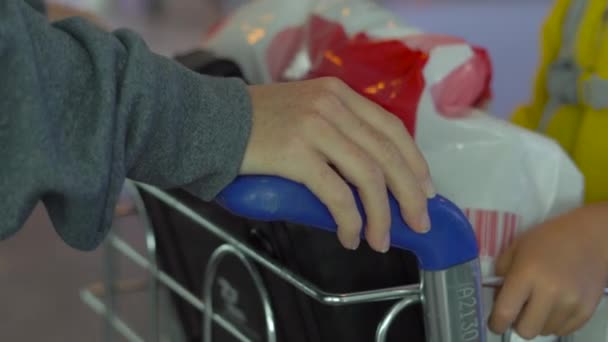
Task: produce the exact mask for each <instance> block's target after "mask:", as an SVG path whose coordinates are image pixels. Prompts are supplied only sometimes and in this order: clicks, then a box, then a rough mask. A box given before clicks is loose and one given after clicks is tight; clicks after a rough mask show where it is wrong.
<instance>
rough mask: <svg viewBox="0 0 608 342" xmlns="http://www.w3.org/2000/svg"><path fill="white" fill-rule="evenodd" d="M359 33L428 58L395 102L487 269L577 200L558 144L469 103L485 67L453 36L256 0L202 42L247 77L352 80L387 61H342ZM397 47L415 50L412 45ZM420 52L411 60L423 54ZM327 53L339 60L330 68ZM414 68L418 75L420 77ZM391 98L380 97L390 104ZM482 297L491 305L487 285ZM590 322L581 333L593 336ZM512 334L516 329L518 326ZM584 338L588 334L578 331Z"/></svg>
mask: <svg viewBox="0 0 608 342" xmlns="http://www.w3.org/2000/svg"><path fill="white" fill-rule="evenodd" d="M311 23H314V25H313V24H311ZM319 23H320V24H321V25H320V24H319ZM319 30H326V31H322V32H319ZM342 31H343V32H342ZM341 35H342V36H344V37H342V36H341ZM319 37H320V38H319ZM335 37H342V38H335ZM357 37H359V38H361V37H362V38H361V39H360V41H363V42H364V43H363V44H365V43H366V42H372V43H373V42H374V41H389V40H394V41H399V42H401V43H403V45H405V46H406V47H407V48H408V49H411V50H416V51H419V52H421V53H422V54H423V55H425V56H426V57H424V58H425V60H424V63H420V64H416V65H415V66H413V67H418V66H419V70H413V71H411V70H410V71H408V75H407V76H403V77H404V78H403V79H401V80H400V81H403V82H406V83H407V82H410V81H411V82H413V83H411V84H414V86H413V87H415V86H416V85H419V87H420V89H418V90H420V91H419V92H411V93H400V95H399V96H401V97H402V96H411V100H412V101H414V102H415V104H416V106H415V107H413V108H414V110H411V111H409V112H408V110H407V108H405V109H403V108H402V107H399V108H401V109H403V110H404V112H403V113H396V114H397V115H398V116H400V117H401V118H402V119H403V117H407V118H409V119H412V120H411V121H408V122H409V125H408V122H406V126H408V129H410V132H411V133H412V134H413V135H414V137H415V140H416V142H417V144H418V145H419V146H420V148H421V150H422V152H423V154H424V155H425V157H426V159H427V160H428V162H429V166H430V168H431V172H432V176H433V180H434V182H435V184H436V187H437V190H438V191H439V192H440V193H441V194H443V195H445V196H447V197H448V198H450V199H451V200H453V201H454V202H455V203H456V204H458V205H459V206H460V207H461V208H462V209H463V210H464V211H465V213H466V214H467V216H468V217H469V218H470V220H471V222H472V224H473V226H474V229H475V231H476V234H477V236H478V239H479V243H480V251H481V256H480V258H481V263H482V273H483V275H484V276H485V277H489V276H492V275H493V274H494V267H493V264H494V261H495V257H496V256H497V255H498V253H499V252H500V251H501V249H503V248H504V247H505V246H506V245H508V244H509V243H511V242H512V241H513V239H514V238H515V236H516V235H517V234H519V233H521V232H523V231H524V230H526V229H528V228H529V227H531V226H533V225H535V224H538V223H540V222H542V221H544V220H546V219H547V218H549V217H551V216H553V215H556V214H559V213H562V212H564V211H567V210H569V209H572V208H574V207H577V206H579V205H580V204H581V203H582V199H583V185H584V184H583V177H582V175H581V173H580V172H579V171H578V169H577V168H576V167H575V165H574V164H573V162H572V161H571V160H570V159H569V158H568V156H567V155H566V153H564V151H562V149H561V148H560V147H559V146H558V144H556V143H555V142H553V141H552V140H550V139H547V138H545V137H543V136H541V135H538V134H535V133H532V132H530V131H527V130H524V129H522V128H518V127H516V126H514V125H511V124H509V123H507V122H504V121H502V120H500V119H497V118H494V117H492V116H491V115H488V114H486V113H483V112H481V111H471V109H470V107H473V106H475V105H476V104H477V102H478V101H480V100H484V99H487V97H488V96H489V93H488V89H487V88H488V83H489V82H488V81H489V77H490V75H491V69H490V68H489V65H488V64H487V63H485V62H484V56H483V52H482V51H480V50H479V49H476V48H475V47H473V46H471V45H470V44H468V43H466V42H465V41H463V40H461V39H458V38H456V37H449V36H441V35H433V34H426V33H424V32H422V31H421V30H418V29H417V28H414V27H410V26H408V25H406V24H404V23H403V22H400V21H399V20H398V18H396V17H394V16H393V14H392V13H390V12H388V11H386V10H384V9H383V8H382V7H380V6H378V5H376V4H375V3H373V2H371V1H366V0H350V1H349V0H299V1H284V0H259V1H256V2H253V3H250V4H247V5H245V6H244V7H242V8H241V9H239V10H238V11H236V12H235V13H234V14H233V15H231V16H230V17H229V18H228V19H227V20H226V21H225V22H224V23H223V24H222V25H221V26H220V27H219V28H218V30H216V31H215V32H214V33H213V34H211V35H210V36H209V38H208V39H207V40H206V43H205V47H206V48H208V49H210V50H213V51H214V52H215V53H217V54H219V55H221V56H224V57H228V58H231V59H233V60H234V61H236V62H237V63H238V64H239V65H240V66H241V67H242V69H243V72H244V74H245V77H246V78H247V79H248V80H249V81H251V82H252V83H268V82H272V81H277V80H296V79H302V78H306V77H311V75H313V76H314V75H319V72H318V71H319V70H320V69H323V72H321V73H320V74H321V75H323V74H324V73H325V74H329V75H335V74H339V75H342V76H344V77H346V78H349V77H351V76H353V77H354V78H352V79H350V78H349V79H348V81H350V82H351V85H353V86H354V84H353V83H357V82H361V80H360V79H359V80H357V79H356V76H357V75H358V74H359V75H363V74H365V73H364V71H365V72H367V71H374V69H381V68H382V67H383V66H382V65H381V64H382V63H376V64H369V63H368V64H365V60H364V59H360V60H358V61H357V63H359V64H356V63H355V64H352V63H351V64H348V63H343V62H344V61H343V60H342V59H340V57H341V56H340V55H339V53H338V52H336V51H346V52H348V53H350V55H349V54H345V55H343V56H342V57H345V58H346V59H348V58H351V56H352V51H353V50H352V48H353V45H352V44H351V43H352V41H356V40H357V39H359V38H357ZM325 38H326V39H327V42H323V43H322V44H321V47H322V48H321V49H320V50H319V49H318V45H319V44H320V43H319V39H325ZM349 39H351V40H352V41H349ZM323 44H325V45H323ZM315 45H316V46H317V47H315ZM362 46H365V45H362ZM315 49H317V50H319V51H320V52H318V51H317V52H314V51H313V50H315ZM349 49H351V50H349ZM397 49H398V48H397ZM354 51H356V44H355V50H354ZM377 51H379V50H373V52H372V53H378V52H377ZM334 52H335V53H338V55H336V54H335V53H334ZM346 52H345V53H346ZM391 52H395V50H391ZM403 53H404V56H408V57H412V56H413V55H412V53H413V52H411V51H410V52H407V51H405V52H403ZM417 56H418V57H420V55H417ZM392 57H395V55H392ZM418 57H416V56H414V57H413V59H412V60H413V61H414V60H417V61H418V62H420V59H419V58H418ZM352 58H355V57H352ZM416 58H418V59H416ZM420 58H422V57H420ZM328 60H329V62H331V63H334V64H336V65H337V66H336V68H334V69H333V70H332V69H331V63H329V62H328ZM351 62H352V61H351ZM323 63H326V64H325V65H324V64H323ZM328 63H329V64H328ZM361 63H362V64H361ZM328 65H329V66H328ZM354 66H356V67H354ZM341 68H342V69H341ZM345 68H346V69H345ZM348 68H351V69H352V70H351V69H348ZM361 68H364V69H361ZM341 71H344V74H342V73H341ZM368 74H370V73H368ZM371 74H374V73H373V72H371ZM366 75H367V74H366ZM417 77H420V78H421V79H422V81H421V82H417V79H416V78H417ZM387 82H388V81H387ZM358 85H361V84H358ZM387 87H388V86H387V85H386V84H385V83H384V82H380V83H378V82H376V80H374V82H372V80H370V88H373V89H372V90H373V91H370V92H368V91H367V88H365V89H364V88H358V90H359V91H360V92H361V93H362V94H363V95H365V96H368V97H371V98H373V96H375V95H374V94H375V92H381V91H386V88H387ZM399 89H401V90H403V88H399ZM410 89H413V88H411V87H410ZM356 90H357V89H356ZM414 93H416V94H414ZM399 96H397V97H399ZM391 98H392V97H390V96H388V97H385V98H383V99H384V100H386V101H387V102H389V104H390V99H391ZM375 99H377V98H375ZM387 99H388V100H387ZM382 104H383V105H386V104H387V103H382ZM404 122H405V121H404ZM485 297H486V312H487V313H489V312H490V311H491V307H492V300H491V299H492V294H491V293H490V291H489V290H488V291H486V294H485ZM593 325H594V324H591V325H590V326H593ZM598 327H599V325H596V326H595V327H594V328H593V329H595V330H594V332H592V333H591V334H592V335H593V336H599V335H601V336H605V330H606V328H605V325H603V324H601V327H599V328H598ZM589 329H591V328H589ZM589 329H588V330H585V331H582V332H581V333H580V335H581V336H582V335H585V336H591V335H589V333H590V331H591V330H589ZM598 329H599V330H598ZM602 329H603V330H602ZM600 330H601V332H598V331H600ZM603 339H605V337H604V338H603ZM595 340H596V339H595V338H594V341H595ZM489 341H496V342H499V341H500V338H499V337H498V336H493V335H491V336H489ZM512 341H522V339H520V338H518V337H517V336H514V337H513V339H512ZM534 341H537V342H538V341H556V339H555V338H553V337H546V338H537V339H535V340H534ZM582 341H586V340H577V342H582Z"/></svg>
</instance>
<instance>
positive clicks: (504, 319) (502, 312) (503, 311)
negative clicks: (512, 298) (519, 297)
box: [492, 307, 515, 325]
mask: <svg viewBox="0 0 608 342" xmlns="http://www.w3.org/2000/svg"><path fill="white" fill-rule="evenodd" d="M492 317H493V320H494V322H496V323H497V324H499V325H507V324H509V323H511V322H512V321H513V319H514V318H515V312H514V311H513V310H511V309H509V308H505V307H499V308H496V309H495V311H494V313H493V314H492Z"/></svg>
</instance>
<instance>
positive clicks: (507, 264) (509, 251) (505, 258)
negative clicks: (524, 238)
mask: <svg viewBox="0 0 608 342" xmlns="http://www.w3.org/2000/svg"><path fill="white" fill-rule="evenodd" d="M515 250H516V243H513V244H511V245H510V246H509V247H507V248H506V249H505V250H504V251H503V252H502V253H501V254H500V255H499V256H498V259H497V260H496V265H495V269H496V275H497V276H499V277H503V276H505V275H506V274H507V272H508V271H509V268H511V263H512V262H513V256H514V255H515Z"/></svg>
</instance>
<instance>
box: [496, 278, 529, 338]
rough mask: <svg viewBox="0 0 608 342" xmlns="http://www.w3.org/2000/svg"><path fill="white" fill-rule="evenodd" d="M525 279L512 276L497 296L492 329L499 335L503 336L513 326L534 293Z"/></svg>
mask: <svg viewBox="0 0 608 342" xmlns="http://www.w3.org/2000/svg"><path fill="white" fill-rule="evenodd" d="M523 279H525V277H521V276H518V275H517V274H510V275H509V276H508V277H506V278H505V280H504V283H503V285H502V288H501V289H500V291H499V293H498V295H497V296H496V301H495V302H494V310H493V312H492V315H491V317H490V328H491V329H492V330H493V331H494V332H496V333H497V334H503V333H504V332H505V331H506V330H507V329H509V328H510V327H511V326H512V325H513V322H515V320H516V318H517V316H518V315H519V313H520V312H521V310H522V308H523V307H524V305H525V303H526V302H527V300H528V298H529V296H530V294H531V293H532V287H531V286H530V285H529V283H528V282H527V281H525V280H523Z"/></svg>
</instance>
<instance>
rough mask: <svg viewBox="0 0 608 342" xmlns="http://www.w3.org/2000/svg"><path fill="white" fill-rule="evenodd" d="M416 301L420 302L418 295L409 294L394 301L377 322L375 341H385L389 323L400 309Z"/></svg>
mask: <svg viewBox="0 0 608 342" xmlns="http://www.w3.org/2000/svg"><path fill="white" fill-rule="evenodd" d="M417 303H420V296H410V297H407V298H404V299H403V300H400V301H398V302H397V303H395V304H394V305H393V306H392V307H391V309H390V310H389V311H388V312H387V314H386V315H385V316H384V318H383V319H382V321H380V324H378V329H377V330H376V342H386V338H387V336H388V331H389V328H390V327H391V324H393V321H394V320H395V318H397V316H398V315H399V313H401V311H403V310H404V309H405V308H407V307H409V306H411V305H414V304H417Z"/></svg>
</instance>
